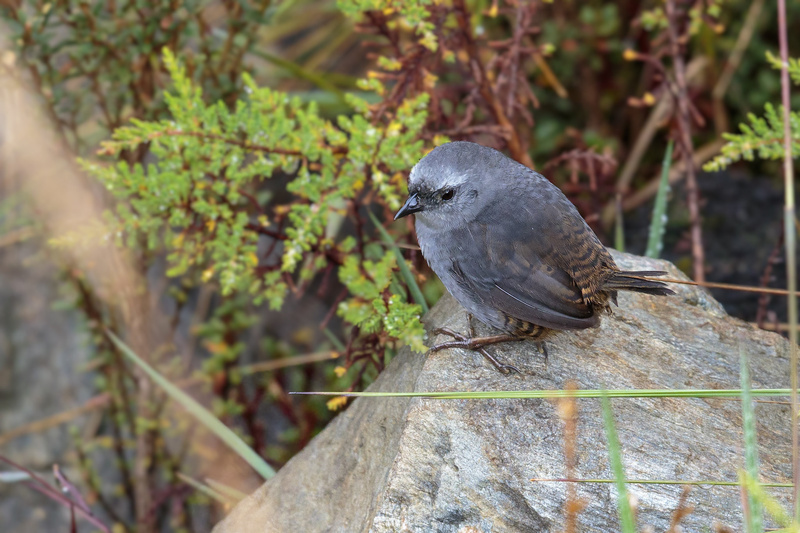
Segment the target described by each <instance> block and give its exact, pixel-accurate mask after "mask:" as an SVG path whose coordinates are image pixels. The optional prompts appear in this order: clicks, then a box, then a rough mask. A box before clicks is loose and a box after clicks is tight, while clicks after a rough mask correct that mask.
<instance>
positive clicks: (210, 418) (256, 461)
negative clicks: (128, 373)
mask: <svg viewBox="0 0 800 533" xmlns="http://www.w3.org/2000/svg"><path fill="white" fill-rule="evenodd" d="M106 333H107V334H108V337H109V338H110V339H111V342H113V343H114V345H115V346H116V347H117V348H119V350H120V351H121V352H122V353H123V354H124V355H125V356H126V357H127V358H128V359H130V360H131V361H133V362H134V363H135V364H136V366H138V367H139V368H141V369H142V370H143V371H144V372H145V373H146V374H147V375H148V376H150V378H151V379H152V380H153V381H155V382H156V384H157V385H158V386H159V387H161V389H162V390H163V391H164V392H166V393H167V394H168V395H169V396H170V398H172V399H173V400H175V401H176V402H178V403H179V404H181V405H182V406H183V408H184V409H186V410H187V411H189V413H190V414H191V415H192V416H194V417H195V418H196V419H197V420H198V421H199V422H200V423H201V424H203V425H204V426H205V427H207V428H208V429H209V431H211V432H212V433H213V434H214V435H216V436H217V437H219V439H220V440H221V441H222V442H224V443H225V444H227V445H228V446H229V447H230V448H231V449H232V450H233V451H234V452H236V454H237V455H239V457H241V458H242V459H244V460H245V461H246V462H247V464H249V465H250V466H251V467H253V470H255V471H256V472H258V473H259V474H261V477H263V478H264V479H269V478H271V477H272V476H274V475H275V470H274V469H273V468H272V467H271V466H270V465H269V464H268V463H267V462H266V461H265V460H264V459H263V458H262V457H261V456H260V455H258V454H257V453H256V452H255V451H254V450H253V449H252V448H251V447H250V446H248V445H247V444H246V443H245V442H244V441H243V440H242V439H241V438H240V437H239V436H238V435H237V434H236V433H234V432H233V430H231V429H230V428H229V427H228V426H226V425H225V424H223V423H222V422H220V420H219V419H218V418H217V417H215V416H214V415H213V414H211V412H210V411H209V410H208V409H206V408H205V407H203V406H202V405H200V404H199V403H198V402H197V401H195V399H194V398H192V397H191V396H189V395H188V394H186V393H185V392H183V391H182V390H181V389H179V388H178V387H176V386H175V385H173V384H172V383H170V381H169V380H168V379H166V378H165V377H164V376H162V375H161V374H159V373H158V372H156V370H155V369H153V367H151V366H150V365H148V364H147V363H146V362H145V361H144V360H143V359H141V358H140V357H139V356H138V355H136V354H135V353H134V352H133V350H131V349H130V348H129V347H128V346H127V345H126V344H125V343H124V342H122V341H121V340H120V339H119V338H118V337H117V336H116V335H114V333H112V332H111V331H109V330H106Z"/></svg>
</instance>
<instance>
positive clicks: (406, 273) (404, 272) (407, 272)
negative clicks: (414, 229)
mask: <svg viewBox="0 0 800 533" xmlns="http://www.w3.org/2000/svg"><path fill="white" fill-rule="evenodd" d="M367 214H368V215H369V218H370V220H372V223H373V224H375V227H376V228H378V231H379V232H380V234H381V237H382V238H383V242H384V244H386V246H388V247H389V248H391V250H392V251H393V252H394V255H395V257H397V266H398V267H399V268H400V275H401V276H403V281H405V282H406V285H408V289H409V290H410V291H411V296H412V297H413V298H414V301H415V302H416V303H417V304H418V305H419V306H420V307H422V314H425V313H427V312H428V303H427V302H426V301H425V297H424V296H423V295H422V291H421V290H420V289H419V285H417V280H415V279H414V274H412V273H411V269H409V268H408V264H406V259H405V258H404V257H403V252H401V251H400V248H398V247H397V245H396V244H395V242H394V240H392V236H391V235H389V232H388V231H386V228H384V227H383V224H381V223H380V221H379V220H378V217H376V216H375V215H374V214H373V213H372V211H367Z"/></svg>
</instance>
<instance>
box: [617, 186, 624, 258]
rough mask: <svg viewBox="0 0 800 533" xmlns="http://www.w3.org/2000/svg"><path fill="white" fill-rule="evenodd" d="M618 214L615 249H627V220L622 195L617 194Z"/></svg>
mask: <svg viewBox="0 0 800 533" xmlns="http://www.w3.org/2000/svg"><path fill="white" fill-rule="evenodd" d="M616 204H617V216H616V217H615V219H614V249H615V250H618V251H620V252H624V251H625V221H624V220H623V216H622V195H621V194H617V200H616Z"/></svg>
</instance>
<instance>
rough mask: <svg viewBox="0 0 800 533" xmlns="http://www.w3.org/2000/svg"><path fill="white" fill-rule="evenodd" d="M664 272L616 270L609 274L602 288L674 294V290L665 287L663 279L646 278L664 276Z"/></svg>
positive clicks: (660, 294)
mask: <svg viewBox="0 0 800 533" xmlns="http://www.w3.org/2000/svg"><path fill="white" fill-rule="evenodd" d="M666 274H667V273H666V272H663V271H661V270H640V271H635V272H632V271H628V272H623V271H617V272H614V273H613V274H611V276H610V277H609V278H608V279H607V280H606V282H605V283H604V284H603V290H607V291H634V292H643V293H645V294H655V295H659V296H668V295H670V294H675V291H673V290H672V289H670V288H669V287H667V285H666V284H665V283H664V282H663V281H656V280H653V279H648V278H650V277H653V276H655V277H658V276H665V275H666Z"/></svg>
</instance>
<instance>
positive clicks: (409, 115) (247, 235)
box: [83, 49, 428, 358]
mask: <svg viewBox="0 0 800 533" xmlns="http://www.w3.org/2000/svg"><path fill="white" fill-rule="evenodd" d="M164 64H165V65H166V67H167V69H168V71H169V73H170V74H171V76H172V78H173V82H174V88H173V91H172V92H170V93H168V94H167V95H166V96H165V101H166V104H167V108H168V111H169V113H170V115H171V118H170V119H166V120H161V121H141V120H134V121H133V124H132V125H131V126H127V127H124V128H119V129H117V130H116V131H115V132H114V137H113V141H110V142H107V143H105V145H104V150H103V153H104V154H106V155H115V154H118V153H120V152H121V151H123V150H135V149H137V148H139V147H141V146H144V145H146V146H148V147H149V150H150V151H151V152H152V154H153V155H154V156H155V157H156V162H153V163H150V164H148V165H147V166H144V165H141V164H138V163H137V164H132V165H129V164H128V163H125V162H120V163H117V164H115V165H109V166H103V165H100V164H97V163H94V162H89V161H84V163H83V164H84V166H85V168H86V169H87V170H88V171H90V172H91V173H92V174H94V175H95V176H96V177H97V178H99V179H100V180H101V181H102V182H103V183H104V184H105V186H106V187H107V188H108V190H109V191H110V192H111V193H112V194H113V195H114V196H115V197H116V198H118V199H119V200H120V202H119V206H118V209H117V211H116V213H115V220H114V223H115V224H116V225H117V227H118V228H119V231H118V233H117V235H119V239H120V240H124V242H125V243H126V244H127V245H128V246H131V247H135V246H137V244H138V243H144V244H145V245H146V247H147V248H148V249H149V250H152V251H158V250H162V249H163V250H166V251H167V261H168V275H170V276H172V277H175V276H184V275H188V274H191V273H197V274H199V276H200V278H201V280H202V281H204V282H207V281H210V280H212V279H213V280H216V282H217V283H218V284H219V286H220V289H221V293H222V295H223V296H231V295H234V294H247V295H249V296H250V297H251V298H252V299H253V301H254V302H255V303H256V304H258V303H260V302H262V301H267V302H269V304H270V306H271V307H272V308H276V309H277V308H279V307H280V306H281V304H282V303H283V301H284V299H285V297H286V294H287V292H288V290H289V283H291V281H290V278H287V276H297V277H299V278H300V280H308V279H311V278H312V277H314V276H315V275H316V274H317V273H319V272H320V271H322V270H323V269H324V268H325V267H326V266H327V265H328V262H329V261H330V260H335V261H337V262H338V263H340V264H341V265H342V270H341V273H340V277H341V278H342V280H343V281H344V283H345V284H346V285H347V286H348V288H349V290H350V291H351V292H352V294H353V298H352V299H350V300H348V301H347V302H345V303H344V304H342V306H341V307H340V313H341V314H342V316H344V317H345V319H347V320H348V321H350V322H352V323H353V324H354V325H358V326H360V327H362V328H363V329H364V330H365V331H367V332H377V331H379V330H380V329H383V330H384V331H386V332H387V333H388V335H389V336H390V337H392V338H396V339H400V340H403V341H404V342H406V343H408V344H409V345H411V346H413V347H415V348H416V349H422V348H423V346H422V341H421V339H422V328H421V326H419V324H418V317H419V314H420V310H419V307H418V306H415V305H410V304H408V303H406V302H403V301H402V299H401V297H400V296H398V295H396V294H395V295H390V294H389V293H388V285H389V280H390V279H391V275H390V274H391V272H392V271H393V270H394V269H395V268H396V263H395V261H394V257H393V256H391V255H390V254H387V255H386V258H387V259H386V260H382V261H380V262H377V263H371V262H369V261H367V262H364V261H363V258H362V257H359V256H357V255H356V252H354V251H353V246H354V241H353V239H352V237H347V236H342V235H340V234H339V233H340V232H339V231H338V230H337V229H336V228H335V226H336V224H335V223H336V222H337V221H338V222H340V217H341V213H342V211H343V206H344V205H346V203H347V202H348V201H352V200H354V199H355V198H356V197H357V195H359V194H360V193H361V192H362V191H363V190H364V189H365V187H366V186H369V187H370V188H371V189H372V190H374V191H375V193H377V196H378V198H379V199H380V200H381V201H382V202H383V203H384V204H385V205H386V206H388V207H389V208H391V209H397V208H399V207H400V205H401V201H402V199H403V197H404V195H405V179H404V174H403V173H402V172H401V171H403V170H406V169H408V168H409V167H411V166H412V165H413V163H414V162H416V160H417V159H418V157H419V153H421V151H422V141H421V140H418V139H417V137H418V135H417V132H418V130H419V129H420V128H421V127H422V126H423V124H424V121H425V116H426V111H425V107H426V103H427V100H428V97H427V95H424V94H423V95H420V96H418V97H416V98H413V99H408V100H405V101H404V102H402V104H401V105H400V106H399V107H398V108H397V111H396V112H395V113H394V116H393V117H392V118H391V119H389V120H387V121H386V122H385V123H376V122H375V121H370V120H368V119H367V117H366V116H365V115H363V114H355V115H353V116H349V117H348V116H341V117H339V118H338V121H337V123H338V127H337V126H334V125H333V124H332V123H331V122H329V121H327V120H325V119H323V118H322V117H321V116H320V115H319V113H318V111H317V108H316V106H315V105H314V104H313V103H311V104H308V105H303V104H302V103H301V102H300V101H299V100H298V99H297V98H289V96H288V95H286V94H284V93H281V92H279V91H274V90H272V89H269V88H262V87H258V86H257V85H256V84H255V83H254V82H253V80H252V79H251V78H250V77H249V76H247V75H245V76H244V83H245V86H246V91H247V93H248V97H247V99H246V100H242V101H238V102H236V105H234V106H233V108H232V109H228V108H227V107H226V106H225V105H223V104H222V103H220V102H217V103H215V104H210V105H207V104H205V103H204V101H203V95H202V91H201V89H200V88H199V87H197V86H196V85H194V84H193V83H192V81H191V80H190V79H189V78H188V76H187V75H186V72H185V70H184V69H183V68H181V66H179V65H178V63H177V61H176V59H175V57H174V55H173V54H172V53H171V52H170V51H169V49H165V51H164ZM350 101H351V102H352V103H353V105H354V107H355V108H356V109H367V104H366V103H365V102H364V101H361V100H359V99H357V98H355V97H353V96H350ZM276 174H284V175H288V176H291V178H290V181H289V182H288V184H287V185H286V190H287V191H288V192H290V193H291V194H292V199H291V201H290V202H288V203H285V204H277V203H275V202H270V203H268V204H267V205H266V206H262V205H261V202H259V201H258V199H256V197H255V196H254V194H255V189H256V187H255V186H256V185H257V183H258V182H260V181H262V180H264V179H268V178H270V177H273V176H274V175H276ZM332 222H334V224H333V229H332ZM284 226H285V229H284V230H283V233H281V228H282V227H284ZM276 240H277V241H279V242H280V244H281V248H282V249H281V251H280V254H279V255H280V259H279V260H275V259H274V258H272V257H266V258H264V257H261V258H259V253H260V252H259V245H260V243H261V244H264V242H263V241H266V242H270V241H272V242H274V241H276ZM262 256H263V254H262ZM373 268H374V269H375V271H374V272H373ZM359 270H360V271H361V272H362V273H366V272H370V275H371V277H370V278H364V280H363V281H359V278H358V275H356V274H357V272H358V271H359ZM369 313H373V316H371V317H368V316H367V315H368V314H369ZM233 349H234V348H233V347H231V348H229V350H233ZM224 354H227V355H224V357H225V358H228V357H235V353H234V352H230V353H228V351H225V352H224Z"/></svg>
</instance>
